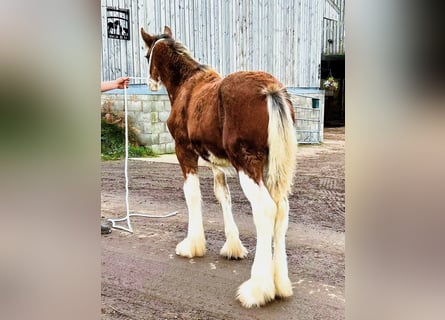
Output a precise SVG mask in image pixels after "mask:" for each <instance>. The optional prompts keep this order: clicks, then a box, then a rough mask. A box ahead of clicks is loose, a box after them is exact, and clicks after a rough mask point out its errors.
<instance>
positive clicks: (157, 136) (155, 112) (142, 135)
mask: <svg viewBox="0 0 445 320" xmlns="http://www.w3.org/2000/svg"><path fill="white" fill-rule="evenodd" d="M145 88H146V86H145ZM145 88H144V89H145ZM119 91H120V92H119ZM121 91H122V90H113V91H110V92H109V93H106V94H102V97H101V106H102V108H103V107H104V106H108V107H110V109H111V110H112V111H113V112H115V113H117V114H122V115H123V114H124V111H125V104H124V95H123V94H122V92H121ZM133 91H134V90H133ZM145 91H148V89H145ZM170 109H171V108H170V100H169V99H168V95H167V94H166V93H165V92H164V93H163V92H160V94H147V92H145V93H144V94H140V93H139V92H132V90H131V89H129V92H128V105H127V110H128V121H129V123H131V124H132V126H133V127H135V128H136V130H137V138H138V142H139V144H141V145H143V146H149V147H151V148H152V149H153V151H154V152H156V153H158V154H165V153H174V152H175V144H174V141H173V138H172V136H171V134H170V132H169V131H168V128H167V124H166V121H167V118H168V116H169V114H170Z"/></svg>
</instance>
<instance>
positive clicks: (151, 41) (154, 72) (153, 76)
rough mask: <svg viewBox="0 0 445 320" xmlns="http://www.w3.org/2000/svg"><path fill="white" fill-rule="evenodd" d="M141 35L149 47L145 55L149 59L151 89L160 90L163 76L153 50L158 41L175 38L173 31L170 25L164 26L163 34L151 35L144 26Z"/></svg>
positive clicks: (148, 81) (148, 82)
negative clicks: (154, 61)
mask: <svg viewBox="0 0 445 320" xmlns="http://www.w3.org/2000/svg"><path fill="white" fill-rule="evenodd" d="M141 36H142V39H143V40H144V42H145V48H146V49H147V53H146V54H145V57H146V58H147V61H148V80H147V84H148V86H149V87H150V90H152V91H157V90H159V87H160V85H161V84H162V80H161V76H160V74H159V70H158V68H157V67H156V64H153V61H152V60H153V56H152V53H153V50H154V47H155V46H156V44H157V43H159V42H161V41H163V40H164V39H166V40H167V39H173V38H172V32H171V30H170V28H169V27H168V26H165V27H164V33H163V34H161V35H150V34H149V33H146V32H145V31H144V28H141Z"/></svg>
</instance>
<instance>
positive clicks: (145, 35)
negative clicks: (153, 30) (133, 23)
mask: <svg viewBox="0 0 445 320" xmlns="http://www.w3.org/2000/svg"><path fill="white" fill-rule="evenodd" d="M141 36H142V39H143V40H144V42H145V43H146V44H147V45H148V46H149V47H150V46H151V44H152V43H153V41H154V40H155V37H152V36H151V35H149V34H148V33H147V32H145V31H144V28H141Z"/></svg>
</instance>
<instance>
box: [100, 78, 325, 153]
mask: <svg viewBox="0 0 445 320" xmlns="http://www.w3.org/2000/svg"><path fill="white" fill-rule="evenodd" d="M288 91H289V94H290V95H291V100H292V103H293V104H294V110H295V116H296V119H297V121H296V131H297V138H298V142H299V143H319V142H322V141H323V115H324V91H321V90H312V89H298V88H292V89H289V90H288ZM127 96H128V106H127V108H128V119H129V123H131V125H132V126H133V127H135V128H136V130H137V137H138V142H139V143H140V144H141V145H144V146H149V147H151V148H152V149H153V151H154V152H156V153H158V154H165V153H174V152H175V144H174V141H173V138H172V136H171V135H170V132H169V131H168V128H167V125H166V121H167V118H168V116H169V114H170V109H171V106H170V100H169V99H168V95H167V93H166V92H165V90H162V91H159V92H156V93H153V92H149V90H148V88H147V86H146V85H132V86H130V88H129V89H128V92H127ZM314 99H319V100H318V101H319V105H318V107H316V108H314V106H313V100H314ZM101 107H102V108H104V107H107V108H110V109H111V111H113V112H114V113H116V114H118V115H121V116H122V117H123V115H124V110H125V106H124V94H123V90H112V91H109V92H106V93H103V94H102V97H101Z"/></svg>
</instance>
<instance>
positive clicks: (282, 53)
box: [101, 0, 344, 153]
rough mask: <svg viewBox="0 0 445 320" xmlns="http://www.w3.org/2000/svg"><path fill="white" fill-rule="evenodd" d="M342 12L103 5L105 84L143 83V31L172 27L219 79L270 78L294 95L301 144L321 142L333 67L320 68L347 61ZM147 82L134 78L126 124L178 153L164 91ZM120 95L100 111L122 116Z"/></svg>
mask: <svg viewBox="0 0 445 320" xmlns="http://www.w3.org/2000/svg"><path fill="white" fill-rule="evenodd" d="M343 12H344V0H263V1H252V0H245V1H231V0H207V1H206V0H169V1H166V0H135V1H129V0H102V1H101V20H102V57H101V67H102V75H101V76H102V80H104V81H105V80H112V79H115V78H117V77H120V76H131V77H142V78H143V79H146V77H147V72H148V70H147V62H146V59H145V57H144V55H145V48H144V44H143V41H142V40H141V38H140V36H139V30H140V28H141V27H144V29H145V30H147V31H149V32H152V33H160V32H161V31H162V30H163V28H164V26H165V25H168V26H170V27H171V29H172V31H173V34H174V37H175V38H176V39H178V40H180V41H181V42H182V43H184V44H185V45H186V46H187V47H188V49H189V50H190V52H192V54H193V55H194V57H195V58H196V59H197V60H198V61H200V62H201V63H204V64H208V65H210V66H212V67H213V68H215V69H216V70H217V71H218V72H219V73H220V74H221V75H227V74H229V73H231V72H234V71H239V70H263V71H267V72H269V73H271V74H273V75H274V76H275V77H276V78H277V79H279V80H280V81H281V82H282V83H283V84H285V86H286V87H287V88H288V91H289V93H290V94H291V97H292V101H293V103H294V107H295V111H296V114H297V123H296V130H297V134H298V141H299V143H319V142H321V141H322V140H323V125H324V114H325V92H327V91H328V90H326V88H323V87H322V75H323V77H324V78H327V77H326V75H325V73H326V72H327V71H326V70H329V69H330V66H331V65H332V63H331V62H329V63H324V64H323V62H322V57H323V59H324V60H323V61H330V60H329V57H334V56H336V57H338V56H341V55H342V54H343V56H344V41H343V34H344V29H343V27H342V26H343V23H342V16H343ZM343 61H344V59H343ZM327 75H328V76H329V73H328V74H327ZM333 76H334V78H335V79H336V80H338V79H337V78H336V76H337V74H335V75H333ZM338 76H342V74H340V73H339V74H338ZM343 78H344V71H343ZM143 79H135V80H132V81H131V86H130V88H129V90H128V94H129V102H128V116H129V119H130V121H132V123H133V125H134V126H135V127H137V128H138V131H139V134H138V139H139V142H140V143H141V144H142V145H149V146H151V147H152V148H153V149H154V150H155V151H156V152H158V153H168V152H173V150H174V145H173V141H172V139H171V137H170V135H169V133H168V130H167V128H166V125H165V120H166V118H167V117H168V113H169V108H170V105H169V100H168V97H167V95H166V92H165V91H161V92H156V93H154V92H150V91H149V89H148V87H147V86H146V83H145V82H146V81H145V80H143ZM323 80H324V79H323ZM339 82H341V81H340V80H339ZM341 83H342V84H344V81H343V82H341ZM331 89H332V88H329V90H331ZM341 90H344V85H343V87H342V89H340V90H337V91H341ZM121 91H122V90H114V91H110V92H107V93H104V94H103V95H102V102H101V103H102V108H104V107H105V108H108V109H110V110H114V111H116V112H121V111H122V110H123V105H124V103H123V95H122V92H121ZM329 94H330V93H329Z"/></svg>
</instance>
